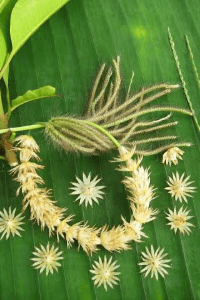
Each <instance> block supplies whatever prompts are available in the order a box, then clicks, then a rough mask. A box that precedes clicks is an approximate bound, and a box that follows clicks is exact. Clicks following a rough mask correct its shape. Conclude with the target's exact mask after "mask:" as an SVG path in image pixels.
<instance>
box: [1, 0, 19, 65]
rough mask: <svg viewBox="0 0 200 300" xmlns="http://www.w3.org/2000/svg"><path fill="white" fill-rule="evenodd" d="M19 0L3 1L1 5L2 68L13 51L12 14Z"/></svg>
mask: <svg viewBox="0 0 200 300" xmlns="http://www.w3.org/2000/svg"><path fill="white" fill-rule="evenodd" d="M16 1H17V0H9V1H7V0H6V1H3V2H2V3H1V6H0V54H1V55H0V69H1V68H2V66H3V65H4V63H5V61H6V59H7V58H8V57H7V54H8V52H10V51H11V40H10V14H11V11H12V9H13V6H14V5H15V3H16Z"/></svg>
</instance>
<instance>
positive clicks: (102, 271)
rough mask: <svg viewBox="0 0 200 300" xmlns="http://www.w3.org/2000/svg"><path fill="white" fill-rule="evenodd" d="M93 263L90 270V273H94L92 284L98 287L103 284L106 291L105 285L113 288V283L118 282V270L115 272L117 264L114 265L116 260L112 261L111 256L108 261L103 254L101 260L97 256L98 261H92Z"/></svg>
mask: <svg viewBox="0 0 200 300" xmlns="http://www.w3.org/2000/svg"><path fill="white" fill-rule="evenodd" d="M94 263H95V265H92V266H93V270H90V272H91V273H93V274H94V276H93V277H92V280H94V284H95V285H97V287H99V286H100V285H102V284H103V286H104V288H105V290H106V291H107V285H109V286H110V287H111V288H113V284H118V282H117V281H119V278H118V277H117V275H119V274H120V272H115V270H116V269H117V268H119V265H116V263H117V261H114V262H112V256H111V257H110V259H109V261H107V257H106V256H104V260H103V261H102V260H101V257H99V261H95V262H94Z"/></svg>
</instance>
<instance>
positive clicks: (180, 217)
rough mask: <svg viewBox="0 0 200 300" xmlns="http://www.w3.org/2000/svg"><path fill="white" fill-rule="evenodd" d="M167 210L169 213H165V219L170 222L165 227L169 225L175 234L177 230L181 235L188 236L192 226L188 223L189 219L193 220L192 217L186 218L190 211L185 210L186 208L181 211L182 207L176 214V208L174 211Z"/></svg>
mask: <svg viewBox="0 0 200 300" xmlns="http://www.w3.org/2000/svg"><path fill="white" fill-rule="evenodd" d="M168 210H169V213H166V215H167V217H166V218H167V219H168V220H169V221H170V222H169V223H168V224H167V225H170V226H171V229H174V231H175V233H176V232H177V229H179V230H180V232H181V233H183V234H184V233H187V234H190V232H191V229H190V227H191V226H194V225H193V224H191V223H189V222H188V220H189V219H191V218H193V216H188V214H189V212H190V210H187V209H186V208H185V209H183V207H181V208H180V209H179V211H177V212H176V207H175V208H174V211H172V210H170V209H169V208H168Z"/></svg>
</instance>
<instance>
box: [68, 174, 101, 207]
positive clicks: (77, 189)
mask: <svg viewBox="0 0 200 300" xmlns="http://www.w3.org/2000/svg"><path fill="white" fill-rule="evenodd" d="M76 180H77V181H78V182H71V184H73V185H74V187H71V188H70V189H72V190H74V191H73V192H72V193H71V194H72V195H79V196H78V197H77V198H76V200H75V201H79V204H80V205H81V204H82V203H83V202H85V206H86V207H87V205H88V204H90V205H91V206H92V204H93V203H92V201H95V202H96V203H98V204H99V201H98V198H100V199H102V198H103V197H102V194H104V192H103V191H101V189H103V188H104V187H105V186H96V184H97V183H98V182H99V181H100V180H101V179H98V176H96V177H95V178H94V179H93V180H91V175H90V174H89V175H88V177H87V176H86V175H85V174H84V173H83V181H81V180H80V179H79V178H78V177H76Z"/></svg>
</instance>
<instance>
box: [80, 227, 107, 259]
mask: <svg viewBox="0 0 200 300" xmlns="http://www.w3.org/2000/svg"><path fill="white" fill-rule="evenodd" d="M99 231H100V229H97V228H95V227H92V228H91V227H89V226H88V225H87V224H85V225H83V226H80V228H79V231H78V233H77V240H78V244H79V248H80V246H81V247H82V248H83V250H84V251H85V252H86V253H87V254H89V255H90V254H91V253H92V252H95V251H97V250H98V248H97V246H98V245H100V244H101V241H100V238H99V236H98V234H99Z"/></svg>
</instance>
